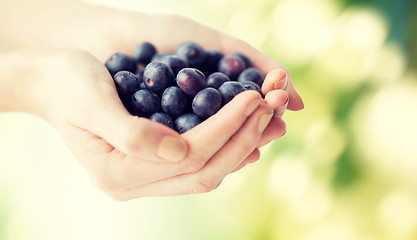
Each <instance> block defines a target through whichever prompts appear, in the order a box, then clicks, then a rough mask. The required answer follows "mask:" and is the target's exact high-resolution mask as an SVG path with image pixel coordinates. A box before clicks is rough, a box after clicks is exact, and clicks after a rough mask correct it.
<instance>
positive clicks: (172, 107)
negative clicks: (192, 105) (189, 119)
mask: <svg viewBox="0 0 417 240" xmlns="http://www.w3.org/2000/svg"><path fill="white" fill-rule="evenodd" d="M187 102H188V101H187V96H186V95H185V93H184V92H183V91H182V90H181V89H179V88H178V87H174V86H173V87H169V88H167V89H166V90H165V91H164V93H163V94H162V97H161V107H162V109H163V110H164V112H165V113H167V114H168V115H169V116H171V117H173V118H176V117H178V116H179V115H181V114H182V113H183V112H184V111H185V109H186V108H187Z"/></svg>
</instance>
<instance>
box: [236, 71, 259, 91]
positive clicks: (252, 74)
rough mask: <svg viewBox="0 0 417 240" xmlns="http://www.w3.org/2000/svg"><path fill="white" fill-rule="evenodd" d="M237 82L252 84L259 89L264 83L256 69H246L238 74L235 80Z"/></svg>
mask: <svg viewBox="0 0 417 240" xmlns="http://www.w3.org/2000/svg"><path fill="white" fill-rule="evenodd" d="M237 81H238V82H245V81H249V82H254V83H256V84H258V86H259V87H262V83H264V76H263V75H262V73H261V72H260V71H259V70H258V69H256V68H247V69H245V70H244V71H243V72H242V73H240V75H239V77H238V78H237Z"/></svg>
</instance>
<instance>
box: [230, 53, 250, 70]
mask: <svg viewBox="0 0 417 240" xmlns="http://www.w3.org/2000/svg"><path fill="white" fill-rule="evenodd" d="M232 55H236V56H238V57H240V58H241V59H242V60H243V61H244V62H245V65H246V67H247V68H249V67H252V62H251V61H250V60H249V58H248V57H247V56H246V55H245V54H243V53H233V54H232Z"/></svg>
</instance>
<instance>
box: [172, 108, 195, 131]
mask: <svg viewBox="0 0 417 240" xmlns="http://www.w3.org/2000/svg"><path fill="white" fill-rule="evenodd" d="M200 123H201V119H200V118H199V117H198V116H197V115H195V114H193V113H184V114H183V115H181V116H179V117H178V118H177V119H175V122H174V124H175V130H177V132H179V133H180V134H182V133H185V132H186V131H188V130H190V129H192V128H193V127H195V126H197V125H198V124H200Z"/></svg>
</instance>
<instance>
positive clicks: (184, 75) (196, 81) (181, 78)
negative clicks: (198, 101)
mask: <svg viewBox="0 0 417 240" xmlns="http://www.w3.org/2000/svg"><path fill="white" fill-rule="evenodd" d="M205 82H206V77H205V76H204V74H203V73H202V72H201V71H200V70H198V69H196V68H183V69H181V71H179V73H178V75H177V85H178V87H179V88H181V90H182V91H183V92H184V93H185V94H187V95H188V96H191V97H194V96H195V95H196V94H197V93H198V92H199V91H200V90H201V89H203V88H204V85H205Z"/></svg>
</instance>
